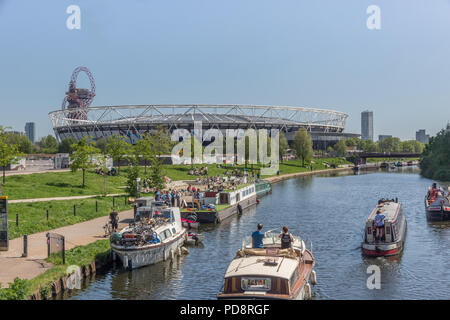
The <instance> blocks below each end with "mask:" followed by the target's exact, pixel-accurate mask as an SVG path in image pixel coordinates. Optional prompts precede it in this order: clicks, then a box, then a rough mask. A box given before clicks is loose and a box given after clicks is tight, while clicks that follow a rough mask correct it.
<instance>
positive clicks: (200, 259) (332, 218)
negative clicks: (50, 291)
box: [65, 167, 450, 299]
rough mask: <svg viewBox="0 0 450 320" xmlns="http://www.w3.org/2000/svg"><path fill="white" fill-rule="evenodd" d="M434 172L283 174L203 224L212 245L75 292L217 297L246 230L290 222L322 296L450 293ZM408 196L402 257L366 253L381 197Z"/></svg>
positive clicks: (99, 278)
mask: <svg viewBox="0 0 450 320" xmlns="http://www.w3.org/2000/svg"><path fill="white" fill-rule="evenodd" d="M431 183H432V181H431V180H428V179H424V178H422V177H421V176H420V175H419V174H418V169H417V168H411V167H409V168H403V169H401V168H399V170H397V171H394V172H374V173H367V174H359V175H354V174H352V173H351V174H349V173H341V174H333V175H326V176H325V175H324V176H307V177H302V178H299V179H291V180H286V181H282V182H279V183H277V184H275V185H274V186H273V192H272V194H270V195H268V196H266V197H264V198H263V199H261V203H260V204H259V205H258V206H257V207H256V209H253V210H250V211H248V212H245V213H244V214H243V215H242V216H241V217H234V218H231V219H229V220H228V221H225V222H223V223H221V224H218V225H216V226H202V228H201V232H202V233H203V234H204V235H205V240H204V246H202V247H190V248H189V251H190V253H189V254H188V255H186V256H183V257H181V258H177V259H176V261H175V262H174V263H170V262H165V263H159V264H157V265H154V266H150V267H146V268H142V269H138V270H134V271H132V272H128V271H123V270H120V269H117V268H113V269H111V270H109V271H108V272H107V273H106V274H102V275H96V276H95V278H94V279H92V280H90V281H86V282H85V283H84V284H83V288H82V289H81V290H78V291H74V292H72V293H71V294H70V295H69V296H65V298H68V299H215V295H216V293H217V292H218V291H219V289H220V288H221V286H222V283H223V275H224V272H225V270H226V268H227V266H228V264H229V262H230V261H231V260H232V259H233V257H234V255H235V252H236V250H238V249H239V248H240V245H241V240H242V238H243V237H245V236H247V235H249V234H250V233H251V232H252V231H254V230H255V228H256V225H257V223H260V222H261V223H263V224H264V230H266V231H267V230H269V229H274V228H276V229H277V230H280V229H281V227H282V226H283V225H287V226H289V229H290V231H291V232H292V233H294V234H300V235H302V236H303V237H304V238H308V239H310V240H311V241H312V243H313V253H314V255H315V258H316V260H317V264H316V269H315V270H316V272H317V281H318V284H317V285H316V286H315V287H313V293H314V299H449V298H450V291H449V290H448V288H449V283H450V245H449V244H450V224H448V223H431V222H427V220H426V216H425V211H424V203H423V198H424V195H425V192H426V190H427V188H428V186H429V185H430V184H431ZM383 197H385V198H396V197H398V199H399V201H400V202H402V204H403V210H404V214H405V216H406V219H407V222H408V232H407V237H406V243H405V250H404V252H403V253H402V255H401V256H399V257H398V258H391V259H386V258H365V257H363V256H362V255H361V249H360V244H361V240H362V236H363V228H364V222H365V219H366V217H367V215H368V214H369V213H370V211H371V210H372V209H373V207H374V206H375V205H376V204H377V200H378V199H380V198H383ZM373 264H374V265H377V266H379V267H380V269H381V289H379V290H377V289H375V290H369V289H368V288H367V285H366V281H367V278H368V276H369V274H367V267H368V266H369V265H373Z"/></svg>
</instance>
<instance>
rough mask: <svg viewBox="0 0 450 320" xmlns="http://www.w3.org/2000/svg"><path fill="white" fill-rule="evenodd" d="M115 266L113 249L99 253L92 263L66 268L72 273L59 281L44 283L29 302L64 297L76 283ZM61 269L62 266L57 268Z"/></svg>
mask: <svg viewBox="0 0 450 320" xmlns="http://www.w3.org/2000/svg"><path fill="white" fill-rule="evenodd" d="M112 264H113V259H112V254H111V249H110V248H109V249H108V250H106V251H104V252H99V253H98V254H97V257H96V258H95V259H93V260H92V261H91V262H90V263H86V264H83V265H81V266H73V267H74V268H71V267H72V266H68V265H67V266H64V267H67V269H71V272H70V273H68V274H64V275H62V276H61V277H59V279H56V280H53V281H43V283H42V284H40V285H39V287H38V288H37V289H36V290H34V292H32V293H31V294H30V296H29V297H28V300H47V299H50V298H52V297H56V296H60V295H63V294H64V292H66V291H68V290H71V288H73V286H74V284H75V283H78V284H81V283H82V282H83V281H85V280H86V279H88V278H90V277H92V276H94V275H95V274H96V273H97V272H103V271H104V270H107V269H108V268H110V267H111V266H112ZM55 267H61V266H55ZM72 269H73V270H72Z"/></svg>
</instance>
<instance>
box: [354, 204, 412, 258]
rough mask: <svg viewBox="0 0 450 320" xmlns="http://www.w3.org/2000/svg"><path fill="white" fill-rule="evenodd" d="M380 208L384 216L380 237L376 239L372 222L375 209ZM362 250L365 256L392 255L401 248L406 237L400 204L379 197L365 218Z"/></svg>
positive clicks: (400, 250)
mask: <svg viewBox="0 0 450 320" xmlns="http://www.w3.org/2000/svg"><path fill="white" fill-rule="evenodd" d="M378 210H381V214H382V215H383V216H384V217H385V218H384V226H383V227H381V228H382V230H381V231H382V233H381V234H382V236H381V239H376V237H375V236H376V228H375V224H374V219H375V216H376V215H377V211H378ZM364 234H365V235H364V241H363V243H362V251H363V253H364V254H365V255H367V256H374V257H380V256H394V255H397V254H400V253H401V252H402V250H403V247H404V244H405V238H406V218H405V216H404V215H403V212H402V205H401V203H398V202H397V201H394V200H388V199H381V200H379V201H378V205H377V206H376V207H375V209H374V210H373V211H372V212H371V213H370V215H369V217H368V218H367V220H366V227H365V232H364Z"/></svg>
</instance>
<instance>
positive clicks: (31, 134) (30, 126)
mask: <svg viewBox="0 0 450 320" xmlns="http://www.w3.org/2000/svg"><path fill="white" fill-rule="evenodd" d="M25 134H26V135H27V137H28V139H30V141H31V143H34V140H35V137H36V126H35V124H34V122H27V123H26V124H25Z"/></svg>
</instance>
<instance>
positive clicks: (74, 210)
mask: <svg viewBox="0 0 450 320" xmlns="http://www.w3.org/2000/svg"><path fill="white" fill-rule="evenodd" d="M76 208H77V207H76V205H73V215H74V216H76V215H77V209H76Z"/></svg>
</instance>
